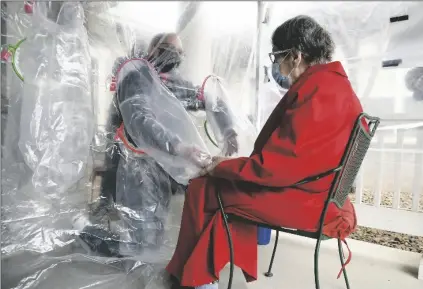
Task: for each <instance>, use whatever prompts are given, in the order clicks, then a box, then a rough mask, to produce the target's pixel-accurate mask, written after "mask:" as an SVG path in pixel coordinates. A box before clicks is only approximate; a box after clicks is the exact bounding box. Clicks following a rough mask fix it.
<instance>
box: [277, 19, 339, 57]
mask: <svg viewBox="0 0 423 289" xmlns="http://www.w3.org/2000/svg"><path fill="white" fill-rule="evenodd" d="M272 45H273V47H274V50H275V51H283V50H288V49H291V51H292V52H294V53H298V52H301V53H302V54H303V58H304V60H305V61H306V62H307V63H308V64H318V63H327V62H330V61H332V55H333V53H334V50H335V43H334V42H333V40H332V37H331V35H330V34H329V32H328V31H326V30H325V29H324V28H323V27H322V26H320V24H319V23H317V22H316V21H315V20H314V19H313V18H311V17H309V16H305V15H299V16H296V17H294V18H291V19H289V20H287V21H285V22H284V23H282V24H281V25H280V26H279V27H278V28H276V30H275V31H274V32H273V35H272ZM285 55H286V54H285ZM283 56H284V55H276V57H277V58H278V57H283Z"/></svg>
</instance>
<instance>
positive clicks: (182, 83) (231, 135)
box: [100, 33, 238, 208]
mask: <svg viewBox="0 0 423 289" xmlns="http://www.w3.org/2000/svg"><path fill="white" fill-rule="evenodd" d="M144 53H145V52H144V51H142V50H140V49H136V48H135V46H134V47H133V49H132V55H131V56H132V57H142V56H143V55H144ZM183 57H184V53H183V49H182V43H181V41H180V39H179V37H178V36H177V35H176V34H174V33H167V34H166V33H161V34H158V35H156V36H154V37H153V39H152V40H151V43H150V45H149V48H148V59H149V60H150V61H151V62H152V63H154V65H155V67H156V69H157V70H158V72H159V73H160V77H161V79H162V81H163V83H164V84H165V85H166V87H167V88H168V89H169V90H170V91H171V92H172V93H173V94H174V95H175V96H176V97H177V98H178V99H179V100H180V101H181V102H182V104H183V106H184V107H185V108H186V109H187V110H191V111H195V110H204V109H205V104H204V100H200V99H199V98H198V94H199V86H195V85H194V84H193V83H191V82H190V81H187V80H184V79H183V77H182V75H181V74H180V72H179V69H178V67H179V65H180V64H181V62H182V60H183ZM126 59H127V58H125V57H121V58H118V59H117V60H116V64H115V66H117V65H119V64H120V63H122V62H123V61H125V60H126ZM220 108H221V109H220V111H219V112H216V113H215V115H216V120H217V122H218V124H219V126H220V129H221V132H222V134H223V135H224V136H225V146H224V151H223V153H224V154H225V155H227V156H230V155H232V154H234V153H237V152H238V142H237V138H236V137H237V134H236V132H235V130H234V129H233V128H232V120H231V118H230V115H229V114H228V113H226V112H227V107H226V104H225V103H220ZM110 110H111V114H110V118H109V121H108V126H107V131H108V132H112V134H114V132H115V131H116V129H117V128H118V127H119V125H120V122H121V121H120V117H119V115H118V112H117V108H116V104H115V103H113V105H112V107H111V109H110ZM108 150H109V152H108V154H107V156H106V165H105V167H106V171H105V173H104V177H103V178H102V183H101V193H100V197H101V203H102V204H104V203H108V202H109V199H110V198H113V200H114V201H115V200H116V193H115V192H116V171H117V164H118V162H119V158H120V156H119V153H118V151H117V148H116V146H115V145H114V144H113V145H112V146H111V147H110V148H109V149H108ZM173 188H174V191H175V192H176V191H177V190H178V185H177V184H176V183H174V182H173ZM101 207H104V206H103V205H101V206H100V208H101Z"/></svg>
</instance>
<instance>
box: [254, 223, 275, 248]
mask: <svg viewBox="0 0 423 289" xmlns="http://www.w3.org/2000/svg"><path fill="white" fill-rule="evenodd" d="M271 233H272V230H270V229H268V228H262V227H258V228H257V244H259V245H268V244H269V243H270V235H271Z"/></svg>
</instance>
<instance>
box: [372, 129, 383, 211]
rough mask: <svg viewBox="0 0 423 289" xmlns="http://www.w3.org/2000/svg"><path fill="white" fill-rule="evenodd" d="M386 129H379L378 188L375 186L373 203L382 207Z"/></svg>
mask: <svg viewBox="0 0 423 289" xmlns="http://www.w3.org/2000/svg"><path fill="white" fill-rule="evenodd" d="M384 137H385V131H379V132H378V135H377V140H378V143H377V146H376V147H377V148H378V152H377V154H378V157H377V166H378V173H377V175H376V178H377V179H376V188H375V194H374V199H373V205H374V206H375V207H380V203H381V197H382V190H383V175H384V164H383V162H384V159H385V158H384V157H385V152H384V145H385V143H384V142H385V139H384Z"/></svg>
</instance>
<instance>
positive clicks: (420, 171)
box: [411, 127, 423, 212]
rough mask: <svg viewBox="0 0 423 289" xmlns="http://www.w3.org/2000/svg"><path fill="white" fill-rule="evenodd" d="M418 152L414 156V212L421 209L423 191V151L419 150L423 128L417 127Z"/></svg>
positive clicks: (412, 208) (422, 140)
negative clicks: (422, 192) (422, 193)
mask: <svg viewBox="0 0 423 289" xmlns="http://www.w3.org/2000/svg"><path fill="white" fill-rule="evenodd" d="M416 136H417V143H416V153H415V157H414V163H415V167H414V177H413V186H412V192H413V194H412V195H413V203H412V207H411V210H412V211H413V212H418V211H419V203H420V195H421V191H422V178H423V153H422V152H421V151H419V150H420V149H421V148H422V147H423V128H421V127H418V128H416Z"/></svg>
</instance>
